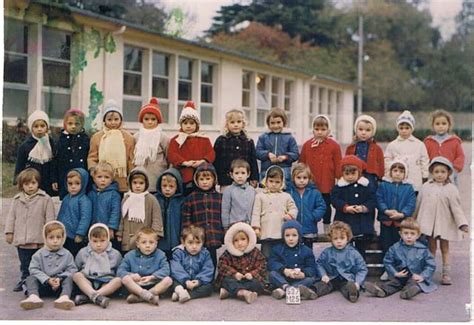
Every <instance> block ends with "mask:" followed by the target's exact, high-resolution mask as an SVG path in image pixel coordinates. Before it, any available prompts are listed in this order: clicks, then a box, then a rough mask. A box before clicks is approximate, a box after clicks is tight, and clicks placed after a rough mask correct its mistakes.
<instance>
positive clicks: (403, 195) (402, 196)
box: [377, 179, 416, 222]
mask: <svg viewBox="0 0 474 325" xmlns="http://www.w3.org/2000/svg"><path fill="white" fill-rule="evenodd" d="M415 207H416V195H415V191H414V190H413V186H412V185H411V184H408V183H393V182H391V181H388V180H386V179H384V180H383V181H382V182H381V183H379V187H378V188H377V209H378V210H379V213H378V215H377V220H379V221H392V220H391V219H390V218H389V217H388V216H387V215H386V214H384V213H383V211H385V210H387V209H389V210H391V209H395V210H397V211H398V212H401V213H403V214H404V216H405V217H406V218H407V217H411V215H412V214H413V212H415ZM402 220H403V219H398V220H397V221H399V222H401V221H402Z"/></svg>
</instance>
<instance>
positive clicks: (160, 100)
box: [151, 49, 172, 125]
mask: <svg viewBox="0 0 474 325" xmlns="http://www.w3.org/2000/svg"><path fill="white" fill-rule="evenodd" d="M151 50H152V52H151V53H152V59H151V60H152V62H151V65H152V66H151V92H152V96H153V97H156V98H158V103H159V104H160V107H161V106H162V104H166V105H167V106H168V116H167V118H165V117H163V123H162V124H164V125H169V124H170V123H169V119H170V116H171V107H170V106H171V105H170V103H171V98H170V97H171V69H170V66H171V56H172V55H171V54H169V53H166V52H162V51H158V50H156V49H151ZM155 54H159V55H163V56H165V57H167V58H168V60H167V64H168V67H167V69H168V75H160V74H155V73H154V72H153V59H154V57H155ZM155 78H159V79H166V80H167V82H168V94H167V96H168V97H167V98H163V97H158V94H156V95H155V94H154V93H153V82H154V79H155Z"/></svg>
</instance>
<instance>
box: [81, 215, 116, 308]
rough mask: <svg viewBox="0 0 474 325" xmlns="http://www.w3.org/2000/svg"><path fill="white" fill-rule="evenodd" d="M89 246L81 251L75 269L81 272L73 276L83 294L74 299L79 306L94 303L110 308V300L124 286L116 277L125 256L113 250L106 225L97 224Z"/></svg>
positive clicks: (90, 234)
mask: <svg viewBox="0 0 474 325" xmlns="http://www.w3.org/2000/svg"><path fill="white" fill-rule="evenodd" d="M88 237H89V245H87V247H84V248H83V249H81V250H80V251H79V253H78V254H77V256H76V265H77V268H78V269H79V272H77V273H75V274H74V276H73V280H74V282H75V283H76V284H77V286H78V287H79V289H81V291H82V292H83V293H84V294H79V295H77V296H76V297H75V299H74V303H75V304H76V306H79V305H82V304H85V303H88V302H92V303H94V304H96V305H98V306H101V307H102V308H107V306H108V305H109V303H110V299H109V298H107V296H110V295H111V294H113V293H114V292H115V291H117V290H118V289H120V287H121V286H122V280H121V279H120V278H119V277H117V276H116V272H117V268H118V266H119V265H120V261H121V260H122V255H120V253H119V252H118V251H117V250H116V249H113V248H112V244H111V243H110V241H109V238H110V235H109V229H108V228H107V226H106V225H105V224H103V223H96V224H95V225H93V226H92V227H91V228H90V229H89V235H88Z"/></svg>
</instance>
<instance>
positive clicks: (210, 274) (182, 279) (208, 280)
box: [170, 226, 214, 303]
mask: <svg viewBox="0 0 474 325" xmlns="http://www.w3.org/2000/svg"><path fill="white" fill-rule="evenodd" d="M203 244H204V229H203V228H201V227H195V226H189V227H186V228H184V229H183V231H182V232H181V245H179V246H177V247H175V248H174V250H173V259H172V260H171V262H170V264H171V277H172V278H173V280H174V281H173V287H174V292H173V295H172V296H171V300H172V301H179V302H180V303H184V302H186V301H188V300H189V299H196V298H202V297H207V296H210V295H211V294H212V289H213V287H212V280H213V279H214V265H213V264H212V259H211V255H210V254H209V251H208V250H207V249H206V248H205V247H202V245H203Z"/></svg>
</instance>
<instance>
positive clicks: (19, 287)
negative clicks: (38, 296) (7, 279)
mask: <svg viewBox="0 0 474 325" xmlns="http://www.w3.org/2000/svg"><path fill="white" fill-rule="evenodd" d="M24 283H25V280H20V281H18V283H17V284H15V287H13V292H20V291H23V284H24Z"/></svg>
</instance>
